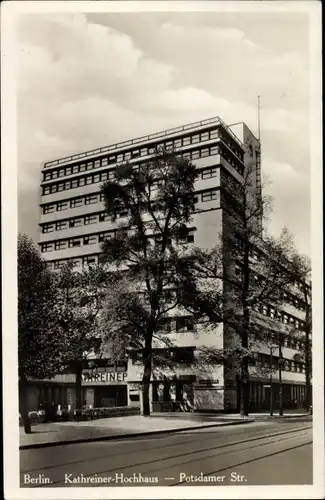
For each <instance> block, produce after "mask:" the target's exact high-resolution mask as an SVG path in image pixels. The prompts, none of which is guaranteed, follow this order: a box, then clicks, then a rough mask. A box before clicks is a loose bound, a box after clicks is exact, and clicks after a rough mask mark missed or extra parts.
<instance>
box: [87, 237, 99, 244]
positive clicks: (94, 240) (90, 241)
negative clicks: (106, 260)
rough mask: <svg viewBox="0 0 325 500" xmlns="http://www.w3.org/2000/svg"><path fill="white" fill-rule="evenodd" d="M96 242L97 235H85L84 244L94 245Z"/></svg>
mask: <svg viewBox="0 0 325 500" xmlns="http://www.w3.org/2000/svg"><path fill="white" fill-rule="evenodd" d="M95 243H97V236H85V237H84V245H94V244H95Z"/></svg>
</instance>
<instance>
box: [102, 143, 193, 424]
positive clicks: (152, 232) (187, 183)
mask: <svg viewBox="0 0 325 500" xmlns="http://www.w3.org/2000/svg"><path fill="white" fill-rule="evenodd" d="M196 178H197V171H196V168H195V166H194V165H193V164H192V163H191V162H190V161H189V160H187V159H185V158H182V156H180V155H177V154H175V153H174V152H172V151H166V150H159V151H158V152H157V154H156V156H155V157H154V158H153V159H152V160H150V161H149V162H147V163H144V164H141V165H140V166H139V168H137V169H135V168H133V167H132V166H131V165H129V164H126V165H122V166H120V167H119V168H118V169H117V171H116V181H115V182H108V183H106V184H104V185H103V187H102V192H103V194H104V197H105V207H106V211H107V213H108V214H109V215H110V217H111V220H112V221H116V219H117V218H118V217H119V216H121V215H122V217H123V218H124V222H120V223H119V224H118V228H117V230H116V231H115V232H114V234H113V235H112V237H111V238H108V239H107V240H106V241H105V242H104V244H103V251H104V256H105V261H106V264H108V266H110V267H111V268H114V269H115V270H116V271H117V272H115V275H114V276H115V283H114V288H113V289H112V290H111V293H109V294H108V296H107V299H106V300H107V301H106V305H105V311H106V312H105V313H104V317H105V320H104V322H103V324H104V329H106V335H105V333H104V337H105V338H106V339H110V340H111V343H112V344H113V346H114V349H115V351H117V352H119V353H120V354H121V353H123V352H125V349H126V348H127V346H129V347H130V346H131V347H132V348H133V349H140V350H142V353H143V365H144V370H143V404H144V407H143V411H144V413H145V414H149V413H150V409H149V399H148V390H149V383H150V378H151V374H152V367H153V360H154V356H153V345H154V342H155V343H156V344H155V345H156V346H157V347H163V346H165V347H170V345H171V341H170V336H169V334H168V328H167V329H166V325H167V323H168V316H170V315H171V314H172V312H173V311H176V312H177V314H178V315H181V314H185V313H186V314H188V311H189V310H190V309H191V308H192V312H193V313H196V316H199V315H200V314H199V311H200V310H201V311H202V306H199V305H198V302H199V301H200V299H201V298H202V297H203V295H202V294H203V292H202V293H201V294H200V293H199V286H198V283H197V282H196V281H195V279H192V280H191V281H189V280H188V279H187V278H188V277H189V275H190V273H189V271H188V270H189V267H190V266H191V265H192V264H193V259H191V255H192V250H191V248H190V247H189V246H188V244H187V243H188V242H189V241H190V238H189V234H190V229H191V226H190V224H191V222H192V218H193V214H194V210H195V202H194V196H193V193H194V183H195V180H196ZM186 280H187V285H188V287H189V288H190V290H191V301H190V300H189V298H187V301H185V300H184V297H185V293H184V289H185V286H184V284H185V282H186ZM196 292H197V293H196ZM193 301H195V302H196V303H195V304H193ZM184 306H185V307H184ZM158 358H159V356H158V355H157V353H156V356H155V359H156V364H157V363H158ZM167 359H168V358H164V361H163V362H164V363H167ZM158 364H159V363H158Z"/></svg>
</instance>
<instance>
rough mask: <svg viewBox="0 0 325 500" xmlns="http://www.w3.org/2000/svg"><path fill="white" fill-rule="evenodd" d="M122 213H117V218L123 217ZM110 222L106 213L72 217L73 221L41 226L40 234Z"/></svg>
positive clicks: (67, 220)
mask: <svg viewBox="0 0 325 500" xmlns="http://www.w3.org/2000/svg"><path fill="white" fill-rule="evenodd" d="M123 214H124V212H123V211H121V212H119V214H118V215H119V217H123V216H124V215H123ZM109 220H110V216H109V215H108V214H107V213H106V212H99V213H96V214H91V215H85V216H83V217H74V218H73V219H66V220H60V221H58V222H55V223H48V224H44V225H43V226H42V233H53V232H54V231H62V230H64V229H71V228H75V227H80V226H84V225H85V226H87V225H89V224H97V223H99V222H106V221H109Z"/></svg>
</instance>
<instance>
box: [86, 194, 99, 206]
mask: <svg viewBox="0 0 325 500" xmlns="http://www.w3.org/2000/svg"><path fill="white" fill-rule="evenodd" d="M92 203H97V194H91V195H88V196H86V197H85V204H86V205H91V204H92Z"/></svg>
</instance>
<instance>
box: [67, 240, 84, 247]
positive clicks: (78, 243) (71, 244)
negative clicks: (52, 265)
mask: <svg viewBox="0 0 325 500" xmlns="http://www.w3.org/2000/svg"><path fill="white" fill-rule="evenodd" d="M80 246H81V240H80V239H79V238H75V239H72V240H69V248H75V247H80Z"/></svg>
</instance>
